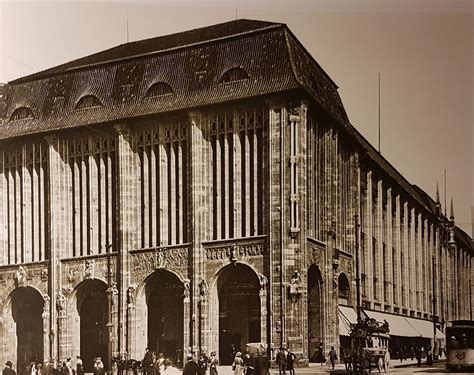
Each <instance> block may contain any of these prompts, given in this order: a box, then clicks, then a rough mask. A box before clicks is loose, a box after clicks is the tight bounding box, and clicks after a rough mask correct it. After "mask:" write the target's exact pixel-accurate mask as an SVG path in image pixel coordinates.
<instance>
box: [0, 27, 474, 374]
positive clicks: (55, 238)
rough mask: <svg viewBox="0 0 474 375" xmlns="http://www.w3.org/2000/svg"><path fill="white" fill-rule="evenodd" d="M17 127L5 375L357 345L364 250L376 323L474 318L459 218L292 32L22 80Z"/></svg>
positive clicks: (2, 344)
mask: <svg viewBox="0 0 474 375" xmlns="http://www.w3.org/2000/svg"><path fill="white" fill-rule="evenodd" d="M0 116H1V123H0V197H1V199H0V286H1V288H0V311H1V320H0V361H3V362H5V361H6V360H11V361H13V362H14V363H16V364H17V366H18V368H19V369H21V368H24V366H25V365H26V364H28V363H30V361H31V360H34V359H37V360H39V359H43V358H49V357H50V358H55V359H57V360H62V359H64V358H67V357H74V356H76V355H80V356H81V357H82V358H83V360H84V364H85V367H86V370H88V369H89V368H90V367H91V366H92V359H93V358H94V357H96V356H102V357H103V358H104V359H105V361H106V362H108V360H109V359H110V358H111V357H121V358H135V359H141V358H143V354H144V352H145V349H146V348H147V347H148V348H150V349H152V350H157V351H160V352H164V353H165V355H166V356H170V357H172V358H175V359H177V358H181V357H182V356H183V355H184V354H187V353H191V352H199V351H207V352H210V351H213V350H216V351H218V353H219V356H220V358H221V362H222V363H224V364H225V363H228V362H229V361H231V358H232V350H233V348H245V345H246V344H247V343H261V344H262V346H263V347H266V348H268V349H269V352H270V354H272V353H273V351H272V349H273V348H277V347H279V346H281V345H283V344H285V345H287V346H289V347H290V348H291V349H292V350H293V351H294V352H295V353H296V354H297V355H298V358H299V359H300V362H301V364H303V365H304V364H305V363H307V361H308V360H311V359H313V358H314V355H315V352H316V350H317V348H318V346H319V343H323V345H324V347H325V349H326V351H327V350H328V349H329V348H330V347H331V346H335V347H337V348H339V346H340V342H342V341H340V339H341V337H342V336H344V333H343V328H342V322H341V312H340V311H341V306H343V307H346V308H347V307H348V306H354V305H355V301H356V288H355V280H356V276H357V274H356V266H355V259H356V256H358V257H359V261H360V275H359V277H360V280H361V294H362V303H363V307H364V308H365V309H366V310H367V311H374V312H377V313H379V314H384V315H383V316H387V317H388V318H390V319H394V317H399V318H400V317H402V318H403V317H406V318H407V319H408V318H410V319H412V320H414V321H415V320H416V321H418V322H421V323H420V324H422V323H423V324H425V325H426V324H431V326H432V323H430V322H432V321H433V317H434V319H435V320H436V321H437V325H438V329H439V332H440V335H442V331H443V330H444V327H445V326H446V324H447V322H448V321H450V320H454V319H472V310H473V305H474V301H473V300H472V289H471V288H472V285H473V282H474V281H473V279H474V277H473V276H474V272H473V255H474V252H473V245H472V240H471V239H470V238H469V236H467V235H466V234H465V233H464V232H462V231H461V230H460V229H459V228H457V227H456V226H455V221H454V215H453V213H452V208H451V215H450V218H447V217H446V215H445V214H443V213H442V209H441V205H440V204H439V199H437V201H436V202H435V201H433V200H432V199H431V198H430V197H429V196H428V195H427V194H426V193H424V192H423V191H422V190H421V189H419V188H417V187H416V186H414V185H411V184H410V183H409V182H408V181H406V180H405V179H404V178H403V176H401V175H400V173H398V172H397V171H396V170H395V169H394V168H393V167H392V166H391V165H390V163H389V162H388V161H387V160H385V159H384V158H383V157H382V156H381V155H380V154H379V153H378V152H377V151H376V150H375V149H374V148H373V147H372V146H371V145H370V144H369V143H368V142H367V141H366V140H365V139H364V138H363V137H362V136H361V135H360V134H359V133H358V132H357V130H356V129H355V128H354V127H353V126H352V125H351V124H350V122H349V120H348V118H347V116H346V113H345V111H344V107H343V105H342V102H341V100H340V98H339V95H338V93H337V86H336V85H335V83H334V82H333V81H332V80H331V79H330V77H329V76H327V74H326V73H325V72H324V71H323V70H322V69H321V67H320V66H319V65H318V64H317V63H316V62H315V61H314V60H313V58H312V57H311V56H310V55H309V54H308V52H307V51H306V50H305V48H304V47H303V46H302V45H301V44H300V43H299V42H298V40H297V39H296V38H295V37H294V35H293V34H292V33H291V31H290V30H289V29H288V28H287V27H286V26H285V25H283V24H274V23H268V22H260V21H249V20H238V21H233V22H228V23H225V24H220V25H215V26H210V27H207V28H203V29H197V30H192V31H189V32H184V33H180V34H174V35H170V36H164V37H159V38H154V39H149V40H144V41H139V42H134V43H129V44H126V45H122V46H119V47H116V48H113V49H111V50H107V51H103V52H100V53H98V54H95V55H91V56H88V57H85V58H82V59H79V60H75V61H72V62H70V63H67V64H64V65H60V66H58V67H55V68H52V69H49V70H46V71H43V72H40V73H36V74H33V75H31V76H27V77H24V78H20V79H18V80H16V81H13V82H10V83H9V84H8V85H4V86H3V87H2V96H1V99H0ZM433 301H434V303H433ZM395 334H397V332H395ZM400 335H401V336H403V335H402V334H401V333H400ZM109 342H110V345H109Z"/></svg>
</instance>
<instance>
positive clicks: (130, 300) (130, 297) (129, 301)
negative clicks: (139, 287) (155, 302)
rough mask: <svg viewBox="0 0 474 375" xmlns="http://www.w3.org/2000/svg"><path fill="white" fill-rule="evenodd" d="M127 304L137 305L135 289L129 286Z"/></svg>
mask: <svg viewBox="0 0 474 375" xmlns="http://www.w3.org/2000/svg"><path fill="white" fill-rule="evenodd" d="M127 304H128V305H129V306H133V305H135V287H134V286H129V287H128V289H127Z"/></svg>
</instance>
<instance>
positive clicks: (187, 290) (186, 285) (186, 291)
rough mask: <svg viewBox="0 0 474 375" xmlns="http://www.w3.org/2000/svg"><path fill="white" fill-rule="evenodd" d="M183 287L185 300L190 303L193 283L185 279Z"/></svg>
mask: <svg viewBox="0 0 474 375" xmlns="http://www.w3.org/2000/svg"><path fill="white" fill-rule="evenodd" d="M183 286H184V291H183V297H184V300H185V301H189V295H190V289H191V281H190V280H189V279H184V280H183Z"/></svg>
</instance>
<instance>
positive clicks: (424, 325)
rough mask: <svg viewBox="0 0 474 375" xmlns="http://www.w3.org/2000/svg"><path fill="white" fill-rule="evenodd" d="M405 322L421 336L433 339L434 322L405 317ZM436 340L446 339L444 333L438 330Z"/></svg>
mask: <svg viewBox="0 0 474 375" xmlns="http://www.w3.org/2000/svg"><path fill="white" fill-rule="evenodd" d="M405 320H406V321H407V322H408V324H410V325H411V326H412V327H413V329H414V330H415V331H417V332H418V333H419V336H421V337H425V338H431V339H432V338H433V322H431V321H429V320H423V319H415V318H408V317H405ZM436 338H437V339H444V338H445V336H444V333H443V332H441V331H440V330H439V329H438V328H436Z"/></svg>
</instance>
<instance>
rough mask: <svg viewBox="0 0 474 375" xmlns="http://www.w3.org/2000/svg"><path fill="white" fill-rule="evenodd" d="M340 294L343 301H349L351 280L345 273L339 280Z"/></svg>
mask: <svg viewBox="0 0 474 375" xmlns="http://www.w3.org/2000/svg"><path fill="white" fill-rule="evenodd" d="M338 289H339V290H338V292H339V298H341V299H346V300H349V296H350V290H351V288H350V285H349V279H348V278H347V276H346V275H345V274H344V273H341V274H340V275H339V278H338Z"/></svg>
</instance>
